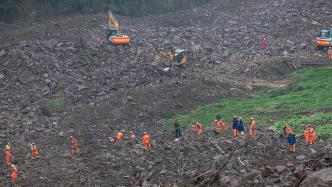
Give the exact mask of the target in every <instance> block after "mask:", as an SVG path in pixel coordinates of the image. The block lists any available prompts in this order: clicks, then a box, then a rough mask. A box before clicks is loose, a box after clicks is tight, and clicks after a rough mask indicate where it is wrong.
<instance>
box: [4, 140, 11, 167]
mask: <svg viewBox="0 0 332 187" xmlns="http://www.w3.org/2000/svg"><path fill="white" fill-rule="evenodd" d="M5 152H6V162H7V164H8V165H9V164H10V163H11V160H10V144H9V143H8V144H7V145H6V150H5Z"/></svg>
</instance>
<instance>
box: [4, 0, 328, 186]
mask: <svg viewBox="0 0 332 187" xmlns="http://www.w3.org/2000/svg"><path fill="white" fill-rule="evenodd" d="M331 6H332V4H331V3H328V2H327V1H326V0H325V1H323V0H316V1H310V0H288V1H285V0H269V1H262V0H250V1H245V0H233V1H229V0H215V1H213V2H212V3H210V4H208V5H205V6H202V7H200V8H196V9H192V10H185V11H179V12H176V13H172V14H165V15H160V16H149V17H143V18H127V17H119V20H120V23H121V26H122V32H124V33H126V34H128V35H130V37H131V38H132V43H131V45H130V46H110V45H104V46H98V45H96V41H97V39H98V38H104V35H105V33H104V32H105V31H104V29H103V27H105V24H106V19H105V17H106V16H105V15H102V14H97V15H86V16H77V17H66V18H63V19H60V18H56V19H50V20H49V21H47V22H45V23H32V24H29V25H5V24H4V25H3V26H2V25H1V28H0V32H1V35H0V41H1V44H0V63H1V66H0V80H1V81H0V88H1V92H0V99H1V100H0V109H1V113H0V138H1V141H0V142H1V144H0V146H1V147H4V146H5V144H6V143H7V142H10V143H11V144H12V149H13V150H12V152H13V155H14V160H15V163H16V165H17V167H18V169H19V173H18V175H19V179H18V180H17V181H16V182H15V183H12V182H10V180H9V179H8V178H6V176H7V175H8V174H9V170H8V167H7V166H6V165H5V164H2V165H1V173H2V176H3V177H2V179H1V180H0V183H1V184H3V185H11V184H13V185H21V186H31V185H34V186H94V185H95V186H121V185H123V186H129V185H134V184H136V183H137V184H140V183H141V185H143V184H142V183H143V182H144V181H146V182H144V184H175V183H180V184H183V185H194V184H202V185H203V186H204V185H206V184H211V185H216V186H218V185H221V186H222V185H225V186H228V185H229V183H232V185H234V186H236V185H237V186H241V185H248V186H259V185H261V186H266V185H272V184H275V185H278V186H291V185H293V184H295V183H296V182H297V181H301V180H302V179H303V177H304V176H305V175H307V174H310V173H311V172H310V171H308V170H306V171H302V168H306V167H309V168H312V170H313V171H316V170H318V169H321V168H323V167H328V166H330V165H331V150H330V149H331V147H330V146H328V145H326V144H324V143H322V142H320V143H319V144H317V145H315V146H314V147H313V150H314V151H310V149H309V148H306V147H305V146H300V148H299V153H297V154H295V155H288V154H286V153H288V152H287V148H286V147H285V145H284V142H283V140H280V141H281V143H280V145H276V142H277V141H279V140H278V138H277V137H275V136H274V135H273V134H272V133H271V132H269V131H265V130H264V129H263V128H262V131H261V132H265V134H260V135H259V136H258V138H257V139H256V140H253V142H251V140H246V142H242V141H240V142H237V141H233V140H232V138H230V137H229V135H225V136H221V137H217V136H215V135H212V134H211V133H208V134H205V135H204V137H205V138H204V143H202V140H200V138H197V139H198V140H197V141H195V139H196V137H195V136H194V135H190V132H186V133H185V137H184V138H183V140H181V141H180V142H174V141H173V137H172V133H173V132H172V130H170V129H168V128H164V127H163V125H162V124H160V123H159V120H160V119H161V118H163V117H165V116H166V115H169V114H171V113H175V112H183V111H186V110H189V109H191V108H192V107H195V106H198V105H200V104H202V103H207V102H213V101H215V100H217V99H220V98H223V97H230V96H232V97H241V96H245V95H246V94H247V93H248V91H249V92H250V91H251V90H253V89H255V88H256V86H261V85H262V84H255V81H256V79H264V80H260V81H259V82H262V81H263V82H264V81H265V80H271V79H275V78H276V77H279V76H280V75H282V74H283V73H285V72H287V71H290V70H291V69H294V68H297V67H301V64H307V63H317V64H319V63H322V62H325V61H326V60H327V59H326V57H325V54H323V53H320V52H316V51H314V46H313V44H312V39H313V38H314V35H315V34H316V33H318V32H319V30H320V29H324V28H330V27H331V25H332V23H331V19H329V18H331V14H332V12H331V10H332V7H331ZM263 36H266V37H267V38H268V41H269V48H268V50H267V51H264V50H261V49H260V47H259V43H260V39H261V38H262V37H263ZM167 43H171V44H173V45H174V46H176V47H180V48H186V49H188V50H190V51H191V53H192V57H191V58H190V62H189V64H188V65H187V66H185V67H182V68H180V67H175V68H174V69H173V70H172V72H171V73H164V72H163V71H161V69H160V67H159V66H152V61H153V59H154V56H155V55H156V54H157V53H158V51H159V50H162V49H164V46H165V45H166V44H167ZM253 79H255V80H253ZM243 80H246V81H243ZM266 82H268V81H266ZM263 85H264V84H263ZM211 120H213V119H211ZM123 128H124V129H126V130H127V131H129V130H134V131H135V132H136V134H137V135H141V134H142V133H143V132H144V131H148V132H150V133H151V135H152V138H153V140H154V141H153V145H154V147H153V149H152V150H151V151H150V152H144V151H143V149H142V146H141V144H140V143H141V142H137V143H129V142H123V143H119V144H115V145H109V144H108V142H107V138H108V137H109V136H111V135H114V134H115V133H116V131H117V130H119V129H123ZM70 135H75V136H76V137H77V138H78V140H79V144H80V147H81V153H80V154H79V155H76V156H73V155H72V154H71V153H70V143H69V136H70ZM31 141H34V142H36V144H37V146H38V147H39V148H40V154H41V155H40V159H39V160H33V161H32V160H31V159H30V156H29V146H28V145H29V143H30V142H31ZM216 145H218V146H216ZM238 145H240V146H238ZM241 145H244V146H241ZM248 146H249V147H250V148H249V147H248ZM218 147H220V148H221V149H219V148H218ZM222 151H223V152H224V153H223V152H222ZM315 152H316V153H315ZM301 155H304V156H305V157H303V156H301ZM312 155H316V157H317V158H314V156H312ZM228 156H230V157H231V158H230V159H228ZM297 156H301V159H297V158H296V157H297ZM239 160H240V161H241V162H243V163H244V164H245V165H243V164H242V163H241V162H240V161H239ZM280 160H282V162H280ZM226 162H227V164H226V165H224V163H226ZM306 163H308V164H309V165H308V166H307V165H306ZM310 164H311V165H310ZM241 165H242V166H241ZM316 165H317V167H316ZM277 166H278V167H277ZM297 167H298V168H297ZM221 169H222V170H221ZM218 171H220V172H218ZM204 172H208V173H206V174H205V175H202V177H200V178H199V179H197V180H196V179H193V180H191V181H188V180H190V179H191V178H193V177H195V176H197V175H200V174H201V173H204ZM239 175H240V177H238V178H236V176H239ZM286 179H288V180H286ZM197 181H198V183H197ZM234 181H235V182H234ZM181 182H184V183H181Z"/></svg>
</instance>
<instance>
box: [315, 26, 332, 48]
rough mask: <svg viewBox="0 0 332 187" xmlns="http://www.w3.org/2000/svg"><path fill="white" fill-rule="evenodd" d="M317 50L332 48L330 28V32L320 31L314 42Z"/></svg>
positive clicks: (331, 31)
mask: <svg viewBox="0 0 332 187" xmlns="http://www.w3.org/2000/svg"><path fill="white" fill-rule="evenodd" d="M315 44H316V45H317V49H324V48H328V47H332V28H331V29H330V30H321V31H320V33H319V35H318V37H317V38H316V40H315Z"/></svg>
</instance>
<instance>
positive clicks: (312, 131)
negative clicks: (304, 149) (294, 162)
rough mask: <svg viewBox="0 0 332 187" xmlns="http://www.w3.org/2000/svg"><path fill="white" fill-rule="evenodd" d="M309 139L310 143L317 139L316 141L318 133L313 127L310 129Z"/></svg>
mask: <svg viewBox="0 0 332 187" xmlns="http://www.w3.org/2000/svg"><path fill="white" fill-rule="evenodd" d="M308 139H309V143H310V144H314V143H315V141H316V134H315V132H314V129H312V128H311V129H310V130H309V136H308Z"/></svg>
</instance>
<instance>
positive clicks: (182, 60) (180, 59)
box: [174, 49, 188, 65]
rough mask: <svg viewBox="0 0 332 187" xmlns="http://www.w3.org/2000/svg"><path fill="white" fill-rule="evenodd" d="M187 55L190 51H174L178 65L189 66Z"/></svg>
mask: <svg viewBox="0 0 332 187" xmlns="http://www.w3.org/2000/svg"><path fill="white" fill-rule="evenodd" d="M187 53H188V51H186V50H183V49H175V50H174V59H175V62H176V64H177V65H183V64H187V63H188V61H187Z"/></svg>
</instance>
